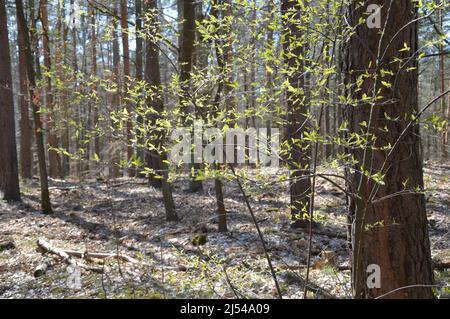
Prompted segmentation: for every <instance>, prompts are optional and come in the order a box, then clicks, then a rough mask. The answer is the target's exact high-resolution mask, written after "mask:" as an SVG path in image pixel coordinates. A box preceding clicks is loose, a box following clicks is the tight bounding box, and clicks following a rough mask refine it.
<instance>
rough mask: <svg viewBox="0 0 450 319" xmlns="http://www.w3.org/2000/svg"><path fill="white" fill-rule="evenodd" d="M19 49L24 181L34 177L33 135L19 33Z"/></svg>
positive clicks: (21, 169) (24, 59)
mask: <svg viewBox="0 0 450 319" xmlns="http://www.w3.org/2000/svg"><path fill="white" fill-rule="evenodd" d="M18 47H19V66H18V67H19V83H20V84H19V94H20V175H21V177H22V178H24V179H30V178H31V177H33V153H32V150H31V145H32V142H33V133H32V128H31V122H30V108H29V95H28V77H27V64H26V53H25V51H26V48H25V47H26V45H25V41H24V37H23V34H22V33H21V32H18Z"/></svg>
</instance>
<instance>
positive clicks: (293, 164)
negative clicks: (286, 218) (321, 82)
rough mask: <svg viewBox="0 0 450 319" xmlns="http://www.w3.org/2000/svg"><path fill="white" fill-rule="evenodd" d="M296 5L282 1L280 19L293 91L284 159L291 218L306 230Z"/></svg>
mask: <svg viewBox="0 0 450 319" xmlns="http://www.w3.org/2000/svg"><path fill="white" fill-rule="evenodd" d="M296 3H297V2H296V1H293V0H282V1H281V13H282V15H283V51H284V52H283V54H284V60H285V65H286V68H287V69H288V71H289V72H288V75H287V80H288V82H289V85H290V86H291V87H292V88H293V89H294V90H292V89H291V90H289V89H288V90H286V104H287V113H288V124H287V140H288V145H289V147H290V150H289V155H288V158H287V162H288V166H289V169H290V170H291V176H290V178H291V181H290V198H291V216H292V220H293V226H294V227H300V228H302V227H307V226H308V225H309V220H308V219H307V218H305V214H307V213H308V212H309V201H310V196H311V194H310V193H311V180H310V178H307V177H305V175H310V173H309V168H310V167H309V166H310V158H311V149H310V145H309V143H307V142H304V141H303V138H304V132H307V131H308V129H309V125H308V117H307V115H306V114H307V113H308V108H309V107H308V105H307V99H306V95H305V81H306V79H305V77H306V75H305V61H304V60H303V59H302V58H299V57H301V56H303V54H305V52H304V51H305V50H304V48H303V47H302V44H301V43H300V42H302V40H301V36H302V35H301V33H300V30H299V23H300V22H299V21H300V14H301V12H300V8H299V7H298V6H296Z"/></svg>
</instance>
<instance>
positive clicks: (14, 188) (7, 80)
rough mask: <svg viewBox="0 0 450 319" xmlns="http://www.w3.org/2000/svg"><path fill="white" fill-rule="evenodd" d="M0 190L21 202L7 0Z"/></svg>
mask: <svg viewBox="0 0 450 319" xmlns="http://www.w3.org/2000/svg"><path fill="white" fill-rule="evenodd" d="M0 46H1V47H2V49H1V50H0V136H1V137H0V190H2V191H3V192H4V199H5V200H8V201H19V200H20V189H19V169H18V163H17V148H16V126H15V119H14V99H13V91H12V76H11V57H10V56H9V53H10V51H9V40H8V21H7V17H6V4H5V0H0Z"/></svg>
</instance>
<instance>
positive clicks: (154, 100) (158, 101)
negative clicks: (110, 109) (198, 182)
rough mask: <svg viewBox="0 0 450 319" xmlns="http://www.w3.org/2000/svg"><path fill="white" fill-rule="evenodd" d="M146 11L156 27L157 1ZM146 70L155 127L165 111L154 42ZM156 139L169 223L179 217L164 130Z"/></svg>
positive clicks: (155, 161)
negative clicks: (151, 92)
mask: <svg viewBox="0 0 450 319" xmlns="http://www.w3.org/2000/svg"><path fill="white" fill-rule="evenodd" d="M145 4H146V10H147V11H148V12H149V14H152V19H151V21H149V23H151V24H152V25H156V21H157V19H158V17H157V15H155V14H156V11H157V10H158V5H157V0H146V2H145ZM146 57H147V59H146V60H147V61H146V68H145V80H146V81H147V83H148V84H149V85H150V87H151V88H152V89H153V90H157V92H155V93H156V94H152V96H151V97H149V99H148V102H147V104H148V105H149V106H150V107H151V108H152V109H153V110H154V111H155V113H156V114H154V115H153V116H152V118H151V119H150V121H151V125H152V126H154V125H156V123H157V120H158V118H159V117H160V116H161V114H162V112H163V111H164V102H163V97H162V90H161V73H160V69H159V51H158V46H157V44H156V43H154V42H153V41H147V45H146ZM152 135H153V136H154V137H155V138H154V139H151V141H152V143H153V144H154V145H155V147H156V149H157V151H152V152H150V156H149V161H151V164H152V168H153V169H154V170H155V171H156V174H157V175H158V176H156V177H157V178H155V176H154V179H156V180H159V181H160V183H161V187H162V192H163V199H164V206H165V209H166V219H167V220H168V221H177V220H178V216H177V213H176V211H175V203H174V201H173V196H172V189H171V186H170V183H169V182H168V178H169V172H168V169H169V167H168V165H167V163H166V159H167V156H166V154H165V151H164V150H163V144H164V141H165V139H166V132H164V131H162V129H157V130H156V131H155V132H152Z"/></svg>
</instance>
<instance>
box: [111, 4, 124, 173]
mask: <svg viewBox="0 0 450 319" xmlns="http://www.w3.org/2000/svg"><path fill="white" fill-rule="evenodd" d="M117 1H118V0H116V1H115V3H114V16H115V17H117V16H118V15H117V14H118V13H117V12H118V10H117ZM115 17H113V18H112V19H113V30H114V34H113V74H114V81H115V82H116V83H117V90H118V92H117V93H113V97H112V105H111V108H112V110H111V111H113V110H119V109H120V105H119V104H120V90H121V87H120V71H119V64H120V52H119V35H118V30H117V20H116V18H115ZM111 126H113V127H114V123H111ZM111 142H112V158H111V167H110V177H111V178H118V177H119V176H120V147H119V145H117V140H114V139H112V140H111Z"/></svg>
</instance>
